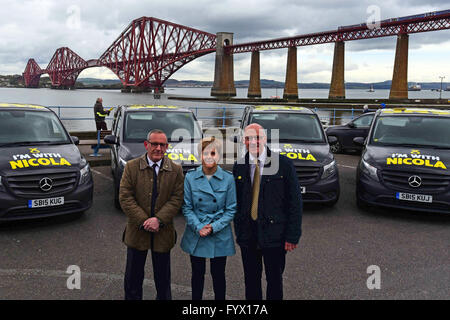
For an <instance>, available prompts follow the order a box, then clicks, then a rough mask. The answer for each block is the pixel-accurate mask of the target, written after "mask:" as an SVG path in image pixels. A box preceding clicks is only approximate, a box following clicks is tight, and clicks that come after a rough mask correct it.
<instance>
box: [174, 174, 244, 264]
mask: <svg viewBox="0 0 450 320" xmlns="http://www.w3.org/2000/svg"><path fill="white" fill-rule="evenodd" d="M235 213H236V186H235V183H234V178H233V175H232V174H231V173H230V172H228V171H225V170H223V169H222V168H220V167H217V170H216V172H215V173H214V175H213V176H212V177H211V179H210V180H208V179H207V178H206V176H205V175H204V173H203V171H202V166H200V167H198V168H197V169H193V170H191V171H188V173H187V174H186V178H185V180H184V204H183V215H184V216H185V218H186V229H185V231H184V234H183V238H182V240H181V249H182V250H183V251H185V252H187V253H189V254H190V255H193V256H196V257H203V258H215V257H224V256H231V255H234V254H235V253H236V250H235V247H234V238H233V231H232V229H231V221H232V220H233V217H234V214H235ZM207 224H211V226H212V228H213V232H212V233H211V234H209V235H208V236H206V237H200V234H199V231H200V230H201V229H202V228H203V227H204V226H205V225H207Z"/></svg>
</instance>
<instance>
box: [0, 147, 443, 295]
mask: <svg viewBox="0 0 450 320" xmlns="http://www.w3.org/2000/svg"><path fill="white" fill-rule="evenodd" d="M336 158H337V163H338V165H339V175H340V182H341V197H340V199H339V202H338V203H337V204H336V205H335V206H334V207H332V208H329V207H324V206H318V205H315V206H314V205H308V206H305V208H304V213H303V226H302V230H303V235H302V237H301V241H300V245H299V247H298V248H297V249H296V250H295V251H294V252H291V253H288V254H287V263H286V270H285V272H284V297H285V299H288V300H297V299H298V300H303V299H315V300H322V299H333V300H334V299H382V300H384V299H408V300H409V299H445V300H447V299H449V297H450V255H449V253H450V251H449V244H450V215H444V214H430V213H418V212H411V211H403V210H388V209H370V210H368V211H363V210H359V209H358V208H357V207H356V202H355V196H354V189H355V167H356V165H357V162H358V159H359V156H358V155H337V156H336ZM92 170H93V177H94V184H95V187H94V204H93V206H92V207H91V208H90V209H89V210H88V211H86V212H85V213H84V214H76V215H71V216H63V217H54V218H47V219H39V220H34V221H17V222H9V223H4V224H1V225H0V247H1V249H0V300H3V299H5V300H9V299H19V300H23V299H25V300H35V299H39V300H47V299H51V300H121V299H123V296H124V295H123V276H124V270H125V259H126V247H125V246H124V244H123V243H122V242H121V238H122V232H123V229H124V226H125V222H126V217H125V215H124V214H123V213H122V212H121V211H119V210H117V209H116V208H115V207H114V205H113V182H112V177H111V172H110V168H109V167H108V166H98V167H93V168H92ZM175 226H176V230H177V233H178V242H177V244H176V246H175V248H174V249H173V250H172V253H171V257H172V296H173V299H176V300H189V299H190V298H191V288H190V276H191V270H190V261H189V256H188V255H187V254H186V253H184V252H183V251H182V250H181V249H180V247H179V243H180V239H181V236H182V234H183V230H184V218H183V217H182V216H181V215H180V216H177V217H176V219H175ZM236 250H237V253H236V255H235V256H232V257H229V258H228V260H227V269H226V273H227V298H228V299H229V300H241V299H244V298H245V297H244V276H243V270H242V262H241V257H240V250H239V247H238V246H237V247H236ZM73 265H75V266H78V267H79V270H80V278H79V279H80V282H79V283H78V282H77V281H76V280H74V276H75V275H76V273H74V272H73V271H70V272H67V270H68V268H69V267H70V266H73ZM374 265H375V266H377V267H378V268H379V276H380V277H379V280H380V282H379V289H377V288H375V289H369V288H368V285H367V283H368V282H369V284H370V283H371V284H374V283H375V284H377V283H378V282H376V281H373V277H374V276H376V275H377V274H378V272H377V271H375V272H374V271H373V269H371V267H370V266H374ZM368 269H369V270H368ZM368 271H369V273H368ZM78 284H79V289H78V288H77V285H78ZM74 286H75V288H73V287H74ZM68 287H72V289H69V288H68ZM263 287H265V285H264V286H263ZM213 297H214V296H213V290H212V282H211V278H210V275H209V265H207V275H206V278H205V291H204V298H205V299H207V300H211V299H213ZM154 298H155V288H154V283H153V274H152V267H151V257H150V255H149V257H148V259H147V267H146V276H145V281H144V299H148V300H153V299H154Z"/></svg>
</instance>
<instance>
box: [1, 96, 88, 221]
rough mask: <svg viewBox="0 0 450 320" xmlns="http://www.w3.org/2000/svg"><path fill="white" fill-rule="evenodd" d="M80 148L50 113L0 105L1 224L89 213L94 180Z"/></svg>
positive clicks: (76, 139) (30, 108)
mask: <svg viewBox="0 0 450 320" xmlns="http://www.w3.org/2000/svg"><path fill="white" fill-rule="evenodd" d="M78 142H79V140H78V138H77V137H71V136H69V134H68V133H67V131H66V129H65V128H64V126H63V124H62V123H61V121H60V120H59V118H58V116H57V115H56V114H55V113H54V112H53V111H52V110H50V109H48V108H46V107H43V106H36V105H28V104H12V103H0V221H9V220H20V219H32V218H41V217H47V216H55V215H62V214H68V213H74V212H82V211H85V210H87V209H89V208H90V207H91V205H92V197H93V181H92V175H91V171H90V168H89V164H88V162H87V161H86V159H85V158H84V157H83V156H82V155H81V153H80V151H79V150H78V148H77V146H76V144H78Z"/></svg>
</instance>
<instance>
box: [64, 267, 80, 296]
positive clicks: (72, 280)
mask: <svg viewBox="0 0 450 320" xmlns="http://www.w3.org/2000/svg"><path fill="white" fill-rule="evenodd" d="M66 273H67V274H70V276H69V278H67V281H66V285H67V289H69V290H73V289H77V290H80V289H81V270H80V267H79V266H77V265H71V266H68V267H67V270H66Z"/></svg>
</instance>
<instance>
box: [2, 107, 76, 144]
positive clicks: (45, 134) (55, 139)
mask: <svg viewBox="0 0 450 320" xmlns="http://www.w3.org/2000/svg"><path fill="white" fill-rule="evenodd" d="M16 143H17V144H21V143H32V144H39V143H42V144H47V143H51V144H63V143H71V141H70V139H69V137H68V135H67V133H66V131H65V130H64V128H63V126H62V124H61V122H60V121H59V119H58V117H57V116H56V115H55V114H54V113H53V112H42V111H32V110H0V145H4V144H8V145H9V144H11V145H13V144H16Z"/></svg>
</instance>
